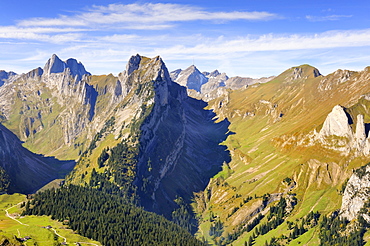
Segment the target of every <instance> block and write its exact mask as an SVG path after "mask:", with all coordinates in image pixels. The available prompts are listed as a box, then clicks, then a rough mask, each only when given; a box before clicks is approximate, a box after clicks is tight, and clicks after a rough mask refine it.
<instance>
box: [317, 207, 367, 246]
mask: <svg viewBox="0 0 370 246" xmlns="http://www.w3.org/2000/svg"><path fill="white" fill-rule="evenodd" d="M348 225H349V221H347V220H346V219H342V218H341V217H340V216H338V213H333V214H332V215H329V216H325V217H323V220H322V221H321V223H320V235H319V237H320V246H326V245H341V246H362V245H365V241H364V234H365V232H366V228H368V224H367V223H366V221H365V220H363V218H362V217H360V218H359V220H358V222H357V223H356V225H355V226H352V227H351V228H349V226H348Z"/></svg>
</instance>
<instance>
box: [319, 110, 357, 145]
mask: <svg viewBox="0 0 370 246" xmlns="http://www.w3.org/2000/svg"><path fill="white" fill-rule="evenodd" d="M351 122H352V119H350V118H349V117H348V116H347V114H346V112H345V111H344V108H343V107H342V106H340V105H336V106H334V108H333V110H332V111H331V112H330V113H329V114H328V116H327V118H326V120H325V122H324V125H323V127H322V128H321V130H320V133H319V135H320V136H321V137H326V136H332V135H335V136H338V137H349V138H352V137H353V133H352V129H351V127H350V126H349V124H350V123H351Z"/></svg>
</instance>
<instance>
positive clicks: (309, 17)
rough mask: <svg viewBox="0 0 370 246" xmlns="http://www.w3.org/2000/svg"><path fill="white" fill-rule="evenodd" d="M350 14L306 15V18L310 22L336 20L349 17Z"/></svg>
mask: <svg viewBox="0 0 370 246" xmlns="http://www.w3.org/2000/svg"><path fill="white" fill-rule="evenodd" d="M351 17H352V15H327V16H313V15H307V16H306V19H307V20H309V21H312V22H317V21H337V20H340V19H343V18H351Z"/></svg>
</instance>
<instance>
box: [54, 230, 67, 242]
mask: <svg viewBox="0 0 370 246" xmlns="http://www.w3.org/2000/svg"><path fill="white" fill-rule="evenodd" d="M51 230H53V231H54V233H55V235H57V236H58V237H61V238H63V240H64V242H65V243H67V238H65V237H63V236H62V235H60V234H58V232H57V231H56V230H55V229H54V228H51Z"/></svg>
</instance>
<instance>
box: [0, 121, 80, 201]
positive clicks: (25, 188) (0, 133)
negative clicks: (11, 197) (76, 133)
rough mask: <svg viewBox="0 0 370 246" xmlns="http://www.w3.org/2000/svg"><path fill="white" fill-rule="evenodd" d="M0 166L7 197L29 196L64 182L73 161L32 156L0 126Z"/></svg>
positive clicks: (73, 164)
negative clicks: (52, 183) (50, 185)
mask: <svg viewBox="0 0 370 246" xmlns="http://www.w3.org/2000/svg"><path fill="white" fill-rule="evenodd" d="M0 166H1V168H3V169H4V170H5V173H6V174H5V176H7V178H8V179H9V181H10V185H9V188H8V193H23V194H28V193H33V192H35V191H37V190H38V189H40V188H41V187H43V186H44V185H46V184H47V183H49V182H50V181H52V180H54V179H57V178H64V176H65V175H66V174H67V173H69V172H70V171H71V170H72V169H73V167H74V166H75V161H73V160H69V161H60V160H58V159H56V158H54V157H45V156H43V155H39V154H35V153H33V152H31V151H29V150H28V149H26V148H24V147H23V146H22V142H21V141H20V140H19V139H18V137H17V136H16V135H15V134H14V133H12V132H11V131H10V130H8V129H7V128H6V127H4V126H3V125H2V124H0ZM5 176H3V177H1V178H4V177H5Z"/></svg>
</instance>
